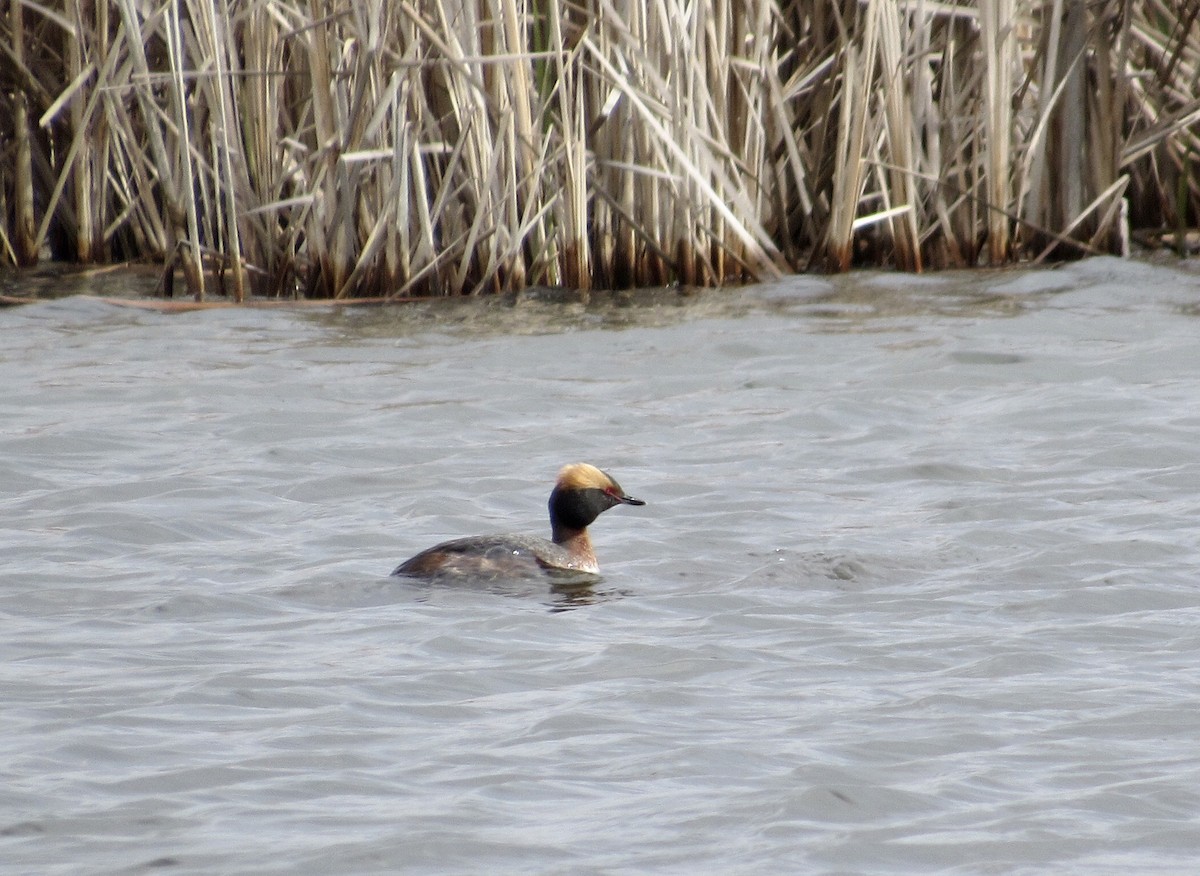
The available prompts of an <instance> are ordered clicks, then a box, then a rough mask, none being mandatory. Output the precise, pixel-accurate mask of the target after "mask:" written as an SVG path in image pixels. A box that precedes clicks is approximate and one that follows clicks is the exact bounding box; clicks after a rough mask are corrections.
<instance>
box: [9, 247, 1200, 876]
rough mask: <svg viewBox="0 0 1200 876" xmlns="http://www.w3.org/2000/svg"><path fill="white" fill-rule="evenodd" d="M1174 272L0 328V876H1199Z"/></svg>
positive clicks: (1188, 422) (975, 277)
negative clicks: (566, 563) (477, 547)
mask: <svg viewBox="0 0 1200 876" xmlns="http://www.w3.org/2000/svg"><path fill="white" fill-rule="evenodd" d="M1196 268H1197V266H1196V265H1195V264H1192V263H1184V264H1179V263H1172V264H1164V265H1154V264H1146V263H1136V262H1132V263H1131V262H1119V261H1116V260H1112V259H1096V260H1092V261H1086V262H1081V263H1078V264H1073V265H1069V266H1067V267H1063V268H1061V269H1059V270H1047V271H1008V272H971V273H963V274H945V275H935V276H929V277H923V278H912V277H905V276H895V275H884V274H856V275H853V276H850V277H843V278H835V279H829V278H811V277H807V278H793V279H789V280H787V281H785V282H782V283H779V284H776V285H772V286H766V287H757V288H754V289H748V290H740V291H726V292H719V293H704V294H697V295H692V296H684V295H678V294H676V293H656V294H651V293H643V294H639V295H627V296H617V297H614V298H609V297H602V298H600V299H599V300H597V301H596V302H594V303H592V304H591V305H588V306H584V305H582V304H580V303H570V302H566V303H563V302H552V301H543V300H538V299H537V297H536V296H529V297H527V298H523V299H522V300H520V301H507V302H505V301H487V302H465V303H464V302H452V303H445V304H436V305H433V304H431V305H422V306H419V307H396V308H390V309H371V310H345V311H340V312H336V313H322V314H314V313H298V312H281V311H250V310H226V311H209V312H200V313H190V314H177V315H170V316H168V315H162V314H158V313H145V312H141V311H136V310H127V309H121V308H117V307H112V306H109V305H106V304H103V303H100V302H97V301H95V300H90V299H87V298H79V297H76V298H68V299H64V300H60V301H51V302H45V303H42V304H37V305H31V306H26V307H21V308H13V309H9V310H6V311H0V377H2V381H3V382H2V384H0V413H2V417H0V547H2V549H3V556H4V561H3V565H2V567H0V568H3V582H4V584H3V587H2V588H0V623H2V624H3V636H2V637H0V654H2V655H3V660H2V661H0V684H2V688H0V689H2V690H3V707H2V708H3V727H2V729H0V777H2V779H3V781H2V782H0V861H3V862H4V864H3V865H2V869H3V871H4V872H5V873H31V874H32V873H37V874H50V873H63V874H67V873H71V874H74V873H83V872H86V873H141V872H156V873H158V872H162V873H181V874H182V873H234V872H238V873H255V874H263V873H288V874H294V873H314V874H315V873H321V874H325V873H333V872H337V873H365V872H377V873H396V872H412V873H426V872H427V873H433V872H481V873H482V872H486V873H564V874H565V873H572V874H576V873H615V872H639V873H688V874H691V873H696V872H711V873H769V872H778V873H782V872H793V873H818V872H828V873H834V872H836V873H868V872H869V873H932V872H942V873H964V874H965V873H1045V872H1053V873H1063V872H1088V873H1122V874H1124V873H1128V872H1137V873H1168V872H1178V873H1184V872H1190V871H1192V870H1193V869H1194V867H1195V861H1196V858H1197V854H1198V853H1200V820H1198V816H1197V813H1198V812H1200V748H1198V746H1197V726H1200V725H1198V718H1197V714H1198V708H1200V638H1198V636H1197V629H1198V627H1200V581H1198V574H1197V572H1198V569H1200V551H1198V541H1200V539H1198V535H1197V516H1198V515H1197V510H1198V505H1200V355H1197V335H1198V329H1200V322H1198V317H1200V276H1198V274H1197V270H1196ZM99 291H102V292H103V293H105V294H112V293H113V292H118V291H120V289H119V280H109V281H107V285H106V288H104V289H102V290H99ZM576 459H583V460H588V461H591V462H594V463H596V464H599V465H601V466H602V467H604V468H606V469H608V470H609V471H611V472H612V473H613V474H614V475H615V476H616V477H617V478H618V479H619V480H620V481H621V483H622V485H623V486H624V487H625V488H626V489H628V490H629V492H630V493H632V494H633V495H636V496H639V497H641V498H644V499H646V500H647V502H648V504H647V505H646V507H644V508H624V507H623V508H618V509H615V510H613V511H611V512H610V513H608V514H606V515H604V517H602V518H601V519H600V520H599V521H598V522H597V524H596V526H595V527H594V530H593V532H594V538H595V541H596V544H597V552H598V554H599V556H600V561H601V564H602V565H603V567H604V572H605V579H604V581H603V582H602V583H601V584H600V585H599V586H597V587H595V588H594V589H593V590H591V591H589V592H584V593H580V592H578V591H572V592H567V593H552V592H549V591H543V590H540V589H535V588H530V587H528V586H524V587H512V588H493V589H492V590H489V591H478V590H469V589H462V588H446V587H442V588H436V587H428V586H420V585H414V584H406V583H403V582H400V581H397V580H396V579H389V578H387V577H386V576H387V573H388V572H389V571H390V570H391V569H392V568H393V567H394V566H395V565H396V563H397V562H399V561H400V560H402V559H404V558H405V557H407V556H409V555H411V554H412V553H414V552H416V551H417V550H419V549H421V548H424V547H426V546H428V545H429V544H431V543H433V542H435V541H438V540H441V539H444V538H448V537H454V536H459V535H468V534H473V533H476V532H485V531H496V530H514V531H528V532H533V533H538V534H545V530H546V528H547V527H546V522H545V519H544V517H545V499H546V495H547V492H548V489H549V486H550V481H551V479H552V478H553V475H554V472H555V471H556V469H557V468H558V466H559V465H560V464H562V463H564V462H568V461H573V460H576Z"/></svg>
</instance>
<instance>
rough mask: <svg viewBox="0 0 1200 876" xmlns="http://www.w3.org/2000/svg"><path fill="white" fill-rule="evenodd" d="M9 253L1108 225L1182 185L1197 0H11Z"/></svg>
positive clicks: (1190, 177) (740, 237) (785, 250)
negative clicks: (816, 0)
mask: <svg viewBox="0 0 1200 876" xmlns="http://www.w3.org/2000/svg"><path fill="white" fill-rule="evenodd" d="M0 44H2V45H3V46H4V51H3V52H2V53H0V265H5V264H8V265H12V264H15V265H21V266H27V265H34V264H37V263H39V262H41V261H46V260H51V261H69V262H76V263H82V264H109V263H115V262H128V261H143V262H155V263H158V264H161V265H162V266H163V273H162V276H163V278H164V283H163V285H164V287H165V290H164V291H166V292H167V293H168V294H170V293H171V292H172V291H173V290H172V286H173V285H174V283H173V282H172V280H173V278H174V277H175V275H176V271H177V270H178V272H179V275H180V277H181V278H182V285H183V286H184V287H185V290H180V291H186V292H187V294H189V295H190V296H192V297H193V298H195V299H196V300H202V299H204V298H205V296H212V295H223V296H227V297H228V298H229V299H230V300H233V301H242V300H244V299H246V298H248V297H251V296H256V297H274V298H287V299H295V298H313V299H315V298H334V299H346V298H361V297H380V296H383V297H395V298H405V297H413V296H426V295H458V294H467V295H475V294H483V293H494V292H510V291H516V290H520V289H523V288H525V287H527V286H533V285H545V286H565V287H570V288H575V289H581V290H587V289H590V288H608V289H614V288H630V287H636V286H655V285H665V284H670V283H679V284H684V285H701V286H715V285H720V284H725V283H739V282H747V281H754V280H766V279H771V278H773V277H776V276H779V275H781V274H784V273H788V272H794V271H802V270H808V269H814V268H816V269H823V270H829V271H844V270H847V269H849V268H850V267H851V266H852V265H859V264H861V265H879V266H891V267H894V268H896V269H899V270H905V271H921V270H928V269H938V268H952V267H969V266H975V265H983V264H989V265H1000V264H1005V263H1009V262H1013V261H1036V260H1044V259H1047V258H1054V259H1062V258H1074V257H1079V256H1081V255H1086V254H1092V253H1107V252H1124V251H1127V249H1128V247H1129V237H1130V229H1131V228H1134V229H1154V230H1156V231H1160V232H1169V233H1172V234H1174V235H1175V238H1176V239H1177V240H1180V241H1182V240H1183V239H1184V234H1183V232H1184V231H1185V230H1187V229H1188V228H1190V227H1193V226H1195V225H1196V224H1197V216H1198V215H1200V87H1198V82H1200V6H1198V5H1197V3H1195V2H1194V0H1100V2H1084V0H1047V2H1031V0H975V2H970V3H963V4H956V3H953V2H930V0H911V2H907V0H906V2H901V0H832V2H830V3H808V2H799V0H576V2H570V3H560V2H557V0H442V2H435V0H396V2H384V0H337V2H333V3H319V2H317V0H247V2H238V0H166V2H162V3H152V2H147V0H112V2H106V0H71V2H67V3H64V4H49V3H44V2H35V0H12V2H11V3H9V4H8V9H7V12H5V13H4V14H3V18H2V19H0Z"/></svg>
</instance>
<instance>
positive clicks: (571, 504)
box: [550, 487, 621, 529]
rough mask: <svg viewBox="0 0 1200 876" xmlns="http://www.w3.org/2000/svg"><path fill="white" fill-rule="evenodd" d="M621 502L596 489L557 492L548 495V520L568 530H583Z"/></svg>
mask: <svg viewBox="0 0 1200 876" xmlns="http://www.w3.org/2000/svg"><path fill="white" fill-rule="evenodd" d="M620 503H621V500H620V499H618V498H614V497H613V496H611V495H609V494H608V493H607V492H605V491H604V490H601V489H599V488H598V487H588V488H587V489H585V490H559V489H556V490H555V491H554V492H553V493H551V494H550V519H551V520H554V521H557V522H558V523H559V524H560V525H561V526H565V527H567V528H569V529H584V528H585V527H587V526H589V525H591V523H592V521H593V520H595V519H596V518H597V517H599V516H600V515H601V514H603V513H604V512H605V511H607V510H608V509H609V508H611V507H613V506H614V505H619V504H620Z"/></svg>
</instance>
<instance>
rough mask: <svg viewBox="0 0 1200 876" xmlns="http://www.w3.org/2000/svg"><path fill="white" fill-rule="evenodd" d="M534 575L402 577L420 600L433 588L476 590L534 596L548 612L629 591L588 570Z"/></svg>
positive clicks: (608, 599)
mask: <svg viewBox="0 0 1200 876" xmlns="http://www.w3.org/2000/svg"><path fill="white" fill-rule="evenodd" d="M540 572H541V573H540V574H537V575H529V576H522V575H511V574H504V575H495V576H487V575H463V574H456V573H447V574H443V575H433V576H430V577H426V578H420V579H416V578H405V577H403V576H401V577H400V580H402V581H405V583H406V584H407V585H408V586H411V587H414V588H417V589H419V590H422V591H424V593H423V594H422V600H424V599H428V598H429V596H430V595H431V594H432V593H433V592H434V591H436V590H440V589H443V588H445V589H454V590H480V591H483V592H485V593H493V594H496V595H497V596H507V597H511V598H515V599H538V600H541V601H542V602H543V604H544V605H546V607H547V608H549V610H550V611H551V612H552V613H558V612H563V611H572V610H574V609H577V608H583V607H585V606H589V605H598V604H600V603H602V602H614V601H616V600H618V599H624V598H625V597H626V596H629V595H631V591H629V590H622V589H618V588H615V587H604V586H603V584H604V578H603V577H601V576H600V575H593V574H590V573H588V572H578V571H569V570H566V569H554V570H548V569H547V570H540Z"/></svg>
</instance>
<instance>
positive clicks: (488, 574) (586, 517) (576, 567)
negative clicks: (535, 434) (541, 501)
mask: <svg viewBox="0 0 1200 876" xmlns="http://www.w3.org/2000/svg"><path fill="white" fill-rule="evenodd" d="M645 504H646V503H645V502H643V501H642V500H641V499H635V498H633V497H632V496H628V495H626V494H625V491H624V490H623V489H621V485H620V484H618V483H617V482H616V481H615V480H614V479H613V478H612V476H611V475H609V474H608V473H607V472H603V471H601V470H600V469H598V468H596V467H595V466H594V465H589V464H588V463H586V462H575V463H572V464H570V465H566V466H563V468H562V470H560V471H559V473H558V480H557V481H556V482H555V484H554V489H553V490H552V491H551V493H550V503H549V507H550V538H551V540H550V541H547V540H546V539H544V538H538V537H536V536H521V535H477V536H470V537H468V538H457V539H454V540H452V541H446V542H442V543H441V544H438V545H434V546H433V547H431V548H428V549H427V550H423V551H421V553H419V554H417V555H416V556H415V557H412V558H411V559H408V560H405V561H404V562H403V563H401V564H400V565H399V566H397V567H396V569H395V571H393V572H392V574H393V575H404V576H408V577H413V578H434V577H442V576H462V577H476V578H529V577H537V576H540V575H555V574H561V573H583V574H586V575H598V574H599V573H600V565H599V564H598V563H597V562H596V552H595V551H594V550H593V549H592V540H591V539H590V538H589V537H588V531H587V528H588V526H589V525H590V524H591V523H592V521H594V520H595V519H596V518H597V517H599V516H600V515H601V514H603V513H604V512H605V511H607V510H608V509H609V508H615V507H616V506H617V505H645Z"/></svg>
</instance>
